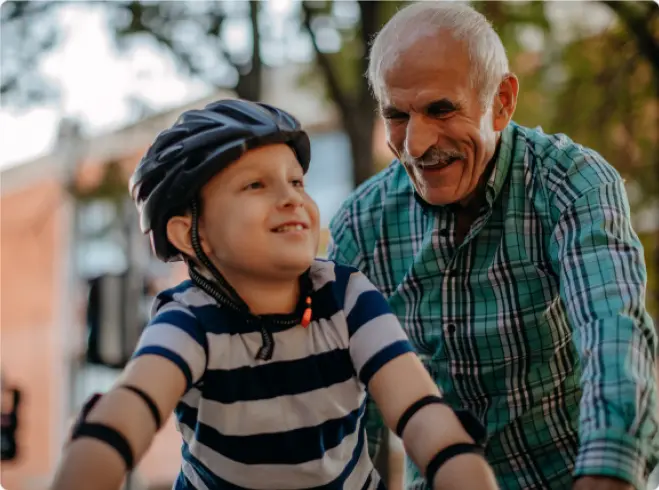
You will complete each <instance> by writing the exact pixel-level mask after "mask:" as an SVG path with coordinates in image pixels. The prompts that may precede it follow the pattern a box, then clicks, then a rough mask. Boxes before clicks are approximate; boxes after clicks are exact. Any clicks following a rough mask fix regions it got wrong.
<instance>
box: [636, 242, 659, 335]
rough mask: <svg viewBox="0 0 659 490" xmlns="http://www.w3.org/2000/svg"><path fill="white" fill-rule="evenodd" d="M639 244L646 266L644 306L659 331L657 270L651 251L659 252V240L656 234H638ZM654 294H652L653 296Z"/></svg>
mask: <svg viewBox="0 0 659 490" xmlns="http://www.w3.org/2000/svg"><path fill="white" fill-rule="evenodd" d="M639 238H640V239H641V243H642V244H643V248H644V250H645V263H646V264H647V266H648V296H647V301H646V306H647V308H648V312H649V313H650V315H651V316H652V318H654V320H655V327H656V328H657V329H659V298H658V297H657V294H656V291H657V290H659V268H657V262H656V260H657V258H656V256H655V257H653V251H655V252H654V253H655V254H656V251H657V250H659V238H658V237H657V233H641V234H639ZM653 293H654V294H653Z"/></svg>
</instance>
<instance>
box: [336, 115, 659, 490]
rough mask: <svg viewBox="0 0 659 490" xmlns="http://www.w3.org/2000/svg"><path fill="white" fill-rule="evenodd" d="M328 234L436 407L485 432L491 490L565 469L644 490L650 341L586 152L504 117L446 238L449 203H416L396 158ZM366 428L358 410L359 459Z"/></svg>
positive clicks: (622, 238) (639, 285)
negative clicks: (367, 288)
mask: <svg viewBox="0 0 659 490" xmlns="http://www.w3.org/2000/svg"><path fill="white" fill-rule="evenodd" d="M330 230H331V234H332V243H331V244H330V249H329V256H330V258H331V259H333V260H336V261H337V262H341V263H345V264H349V265H352V266H355V267H357V268H359V269H360V270H362V271H363V272H364V273H365V274H366V275H367V276H368V277H369V279H370V280H371V281H372V282H373V283H374V284H375V285H377V286H378V287H379V288H380V290H381V291H382V292H383V293H384V294H385V295H386V296H387V298H388V299H389V302H390V304H391V307H392V308H393V310H394V312H395V313H396V314H397V315H398V317H399V319H400V320H401V322H402V323H403V325H404V327H405V329H406V331H407V334H408V335H409V337H410V340H411V342H412V344H413V345H414V347H415V348H416V350H417V353H418V354H419V356H420V357H421V360H422V361H423V362H424V364H425V366H426V368H427V369H428V370H429V372H430V373H431V375H432V376H433V378H434V379H435V381H436V382H437V384H438V386H439V387H440V389H441V391H442V392H443V394H444V396H445V397H446V399H447V400H448V402H449V403H450V404H452V405H453V406H454V407H455V408H458V407H466V408H469V409H471V410H472V411H473V412H474V413H475V414H476V415H477V416H478V417H479V418H480V419H481V420H482V421H483V422H484V424H485V425H486V426H487V429H488V433H489V441H488V445H487V450H486V454H487V458H488V460H489V462H490V463H491V464H492V466H493V468H494V470H495V472H496V474H497V478H498V482H499V485H500V486H501V487H502V488H503V489H510V490H512V489H531V488H535V489H540V488H542V489H546V488H551V489H561V490H563V489H569V488H570V486H571V483H572V477H573V475H574V476H580V475H607V476H616V477H619V478H622V479H624V480H627V481H629V482H631V483H633V484H634V485H635V486H636V488H638V489H642V488H644V485H645V479H646V473H647V471H649V470H651V467H652V466H654V464H655V463H656V462H657V455H658V454H659V438H658V437H657V431H658V427H659V424H658V420H657V405H656V403H657V393H656V384H655V374H654V362H655V361H654V360H655V356H656V335H655V331H654V327H653V324H652V320H651V319H650V317H649V315H648V313H647V312H646V310H645V288H646V269H645V264H644V259H643V249H642V246H641V243H640V242H639V240H638V237H637V236H636V234H635V233H634V231H633V230H632V227H631V224H630V213H629V205H628V201H627V197H626V193H625V190H624V184H623V180H622V179H621V177H620V176H619V174H618V173H617V172H616V171H615V170H614V169H613V168H612V167H611V166H610V165H609V164H608V163H607V162H606V161H604V159H603V158H602V157H601V156H600V155H598V154H597V153H596V152H594V151H592V150H590V149H587V148H584V147H582V146H579V145H577V144H575V143H574V142H572V141H571V140H570V139H569V138H567V137H566V136H565V135H547V134H544V133H543V132H542V131H541V130H540V129H529V128H524V127H522V126H519V125H516V124H514V123H511V124H510V125H509V126H508V127H507V128H506V130H505V131H504V132H503V133H502V138H501V144H500V148H499V152H498V156H497V160H496V162H495V164H494V167H493V171H492V174H491V176H490V178H489V181H488V182H487V186H486V204H485V205H484V206H483V207H482V208H481V213H480V215H479V217H478V218H477V219H476V221H475V222H474V224H473V225H472V227H471V229H470V230H469V232H468V233H467V236H466V238H465V239H464V241H463V242H462V243H460V244H457V243H456V242H455V239H454V236H455V216H454V214H453V213H452V212H451V208H450V207H448V206H445V207H442V206H436V207H431V206H428V205H424V204H423V203H421V202H420V200H419V199H418V196H417V195H416V194H415V192H414V189H413V187H412V185H411V182H410V180H409V178H408V176H407V174H406V172H405V170H404V168H403V166H402V165H401V164H400V163H399V162H397V161H396V162H394V163H393V164H392V165H391V166H389V168H387V169H386V170H384V171H382V172H380V173H379V174H377V175H376V176H374V177H373V178H371V179H370V180H369V181H367V182H366V183H364V184H363V185H362V186H360V187H359V188H358V189H357V190H356V191H355V192H354V194H353V195H352V196H351V197H350V198H349V199H348V200H347V201H346V202H345V203H344V205H343V206H342V208H341V209H340V211H339V212H338V213H337V215H336V216H335V217H334V218H333V220H332V223H331V225H330ZM381 424H382V422H381V418H380V416H379V414H378V412H377V410H376V409H375V408H374V407H373V406H370V410H369V412H368V424H367V427H368V429H367V432H368V435H369V443H370V448H371V454H373V453H374V452H375V450H376V449H377V443H378V434H380V431H379V430H378V428H379V427H382V425H381ZM407 475H408V484H409V488H423V483H421V481H422V480H421V478H420V475H419V472H418V470H416V468H414V466H412V465H411V464H409V463H408V471H407ZM412 481H414V482H415V483H414V484H412Z"/></svg>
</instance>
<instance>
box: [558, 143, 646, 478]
mask: <svg viewBox="0 0 659 490" xmlns="http://www.w3.org/2000/svg"><path fill="white" fill-rule="evenodd" d="M570 153H571V154H570ZM556 160H557V161H556V164H555V165H553V166H552V168H551V169H550V170H549V172H548V174H547V185H548V187H547V189H548V198H549V202H550V206H551V207H550V210H551V214H552V219H553V222H554V223H555V228H554V230H553V234H552V236H551V239H550V243H549V253H550V256H551V258H552V261H553V263H554V264H555V270H556V272H557V273H558V274H559V276H560V295H561V298H562V300H563V302H564V303H565V305H566V309H567V312H568V318H569V321H570V323H571V325H572V328H573V340H574V342H575V345H576V347H577V350H578V353H579V359H580V362H581V367H582V378H581V385H582V389H583V395H582V399H581V404H580V421H579V441H580V447H579V452H578V456H577V460H576V463H575V469H574V476H575V477H579V476H585V475H591V476H595V475H599V476H611V477H617V478H620V479H622V480H625V481H627V482H629V483H631V484H633V485H635V487H636V488H637V489H641V488H645V487H644V485H645V483H644V482H645V478H646V477H647V472H648V471H650V470H651V469H652V466H651V465H654V464H656V456H657V454H658V453H659V451H658V450H659V447H658V443H657V430H658V428H659V427H658V423H657V392H656V390H657V388H656V378H655V358H656V353H657V351H656V333H655V330H654V326H653V324H652V320H651V319H650V316H649V315H648V313H647V312H646V309H645V289H646V268H645V263H644V259H643V249H642V246H641V244H640V241H639V239H638V237H637V236H636V234H635V233H634V231H633V230H632V227H631V223H630V212H629V204H628V201H627V196H626V192H625V189H624V184H623V181H622V179H621V178H620V176H619V175H618V174H617V172H616V171H615V170H614V169H613V168H612V167H611V166H609V165H608V163H606V162H605V161H604V160H603V159H602V158H601V157H600V156H599V155H598V154H597V153H595V152H591V151H590V150H584V149H582V148H580V147H579V148H578V149H576V150H573V151H570V152H568V153H567V154H566V153H563V154H562V155H561V157H560V158H557V159H556Z"/></svg>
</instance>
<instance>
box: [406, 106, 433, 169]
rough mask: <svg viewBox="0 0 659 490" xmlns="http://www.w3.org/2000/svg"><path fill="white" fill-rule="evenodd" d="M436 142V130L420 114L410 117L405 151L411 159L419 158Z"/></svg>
mask: <svg viewBox="0 0 659 490" xmlns="http://www.w3.org/2000/svg"><path fill="white" fill-rule="evenodd" d="M436 142H437V132H436V129H435V128H434V126H433V125H432V124H430V122H429V121H427V120H426V118H425V116H423V115H422V114H414V113H412V114H411V115H410V118H409V120H408V122H407V131H406V134H405V151H406V152H407V154H408V155H410V156H411V157H412V158H421V157H422V156H423V155H424V154H425V153H426V151H428V149H429V148H431V147H432V146H434V145H435V143H436Z"/></svg>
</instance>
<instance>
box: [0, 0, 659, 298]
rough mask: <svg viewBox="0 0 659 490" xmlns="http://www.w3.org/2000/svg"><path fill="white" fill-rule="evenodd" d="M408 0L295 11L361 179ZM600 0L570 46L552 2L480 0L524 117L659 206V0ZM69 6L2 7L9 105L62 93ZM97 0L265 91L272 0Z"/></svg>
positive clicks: (249, 90) (113, 19)
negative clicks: (232, 23)
mask: <svg viewBox="0 0 659 490" xmlns="http://www.w3.org/2000/svg"><path fill="white" fill-rule="evenodd" d="M406 3H407V2H402V1H392V2H371V1H332V0H326V1H309V2H307V1H303V2H302V3H301V4H299V7H300V8H299V9H298V10H294V12H297V13H298V14H299V16H298V18H297V19H294V21H295V22H297V23H298V26H297V28H298V29H299V31H300V33H306V34H307V35H308V38H309V40H310V41H311V44H312V46H313V49H314V52H315V65H314V66H315V68H314V69H313V70H312V72H311V73H310V74H308V76H309V77H311V78H314V79H315V80H321V81H322V82H323V83H324V86H325V88H326V94H325V95H326V96H327V97H329V98H330V99H331V100H332V101H333V102H334V103H335V104H336V107H337V108H338V110H339V114H340V119H341V123H342V124H343V127H344V129H345V131H346V133H347V134H348V136H349V138H350V142H351V150H352V157H353V162H354V172H353V176H354V182H355V183H356V184H359V183H360V182H362V181H363V180H364V179H366V178H368V177H369V176H370V175H371V174H372V173H373V172H374V171H375V170H376V169H378V168H380V167H382V165H383V164H384V162H380V161H376V160H375V158H374V156H373V153H372V145H371V141H372V140H373V131H374V127H375V123H376V120H377V114H376V106H375V102H374V100H373V98H372V96H371V94H370V93H369V89H368V86H367V81H366V78H365V76H364V73H365V72H366V68H367V53H368V46H369V44H370V42H371V40H372V38H373V37H374V35H375V34H376V33H377V32H378V30H379V29H380V28H381V26H382V25H383V24H384V23H385V22H386V21H387V20H388V19H389V18H390V17H391V16H392V15H393V14H394V13H395V12H396V10H397V9H399V8H400V7H401V6H403V5H404V4H406ZM595 3H596V4H599V5H606V7H607V8H608V9H609V10H610V12H612V13H613V14H614V15H615V21H614V22H613V23H612V24H611V25H610V26H609V28H606V29H604V30H603V31H601V32H599V33H598V34H594V35H593V34H590V33H589V32H588V31H585V30H584V31H583V32H579V31H578V30H577V31H576V32H575V33H573V34H577V35H576V36H574V38H573V39H572V40H571V41H569V42H568V43H567V44H562V43H559V42H558V41H557V38H556V36H555V32H554V29H553V27H555V26H552V22H550V20H549V16H548V15H547V9H548V8H549V5H550V3H549V2H539V1H521V2H488V1H478V2H471V4H472V5H473V6H474V7H475V8H476V9H477V10H479V11H481V12H482V13H483V14H485V15H486V16H487V17H488V19H490V20H491V22H492V24H493V25H494V27H495V29H496V30H497V32H498V33H499V35H500V36H501V38H502V40H503V42H504V45H505V46H506V49H507V51H508V54H509V58H510V60H511V66H512V69H513V71H514V72H515V73H516V74H517V75H518V76H519V79H520V97H519V100H518V106H517V111H516V114H515V120H516V121H517V122H519V123H521V124H524V125H527V126H533V127H535V126H542V128H543V129H544V130H545V131H546V132H561V133H565V134H567V135H568V136H570V137H571V138H572V139H574V140H576V141H577V142H579V143H581V144H583V145H586V146H589V147H591V148H593V149H595V150H597V151H598V152H600V153H601V154H602V155H603V156H604V157H605V158H606V159H607V160H608V161H609V162H611V164H612V165H614V166H615V167H616V168H617V169H618V171H620V173H621V174H622V175H623V176H624V177H625V178H626V179H627V180H628V181H629V182H630V183H631V184H634V186H635V187H636V188H637V189H638V192H637V193H636V194H638V196H636V197H634V200H633V201H634V202H633V203H632V205H633V209H634V210H635V211H638V210H642V209H643V208H646V207H648V206H651V205H652V204H653V201H654V205H657V204H656V203H657V200H658V197H659V130H658V129H659V125H658V118H659V8H658V7H657V5H655V4H654V3H653V2H651V1H639V2H616V1H601V2H595ZM60 5H61V3H58V2H34V1H31V2H5V3H3V4H2V6H1V7H0V9H1V14H2V15H1V20H2V66H3V70H2V73H0V77H1V80H0V81H1V83H0V93H1V94H2V96H3V102H4V103H5V105H7V103H9V104H13V103H16V104H20V103H24V104H27V103H33V102H34V101H37V102H38V101H41V100H44V98H45V97H47V96H51V97H52V96H56V93H55V92H54V91H53V85H52V84H49V83H48V81H47V80H42V79H39V77H38V73H37V70H36V66H37V61H38V60H39V59H40V56H41V55H43V53H45V52H48V51H49V50H51V49H52V48H53V47H54V46H55V45H56V44H57V41H58V40H59V39H60V38H61V33H60V32H58V30H57V28H56V26H55V23H54V22H53V21H52V19H53V18H54V17H53V15H52V10H53V9H56V8H57V7H58V6H60ZM93 5H95V6H96V7H98V8H104V9H106V11H107V12H108V19H109V27H110V32H111V34H112V35H113V37H114V39H115V40H116V42H117V46H118V47H119V48H122V49H123V48H125V47H127V46H130V43H132V42H136V41H139V40H144V39H145V38H146V39H149V40H151V41H155V42H157V43H158V45H159V46H160V47H162V48H163V49H164V51H165V52H167V53H169V54H171V55H172V56H173V58H174V59H175V60H176V61H177V63H178V66H179V67H180V69H181V70H182V71H183V72H185V73H188V74H189V75H190V76H191V77H195V78H198V79H202V80H204V81H206V82H208V83H209V84H212V85H215V86H218V87H219V86H227V84H230V85H231V86H232V87H235V88H236V90H237V92H238V94H239V95H240V96H242V97H246V98H251V99H258V98H259V94H260V90H261V85H262V82H263V81H262V73H261V70H262V65H261V59H260V58H261V57H260V54H259V53H260V49H261V47H262V46H263V45H264V43H267V42H268V39H269V38H268V35H269V30H268V23H267V20H268V19H263V18H261V17H260V16H261V12H262V5H263V4H262V3H260V2H256V1H254V0H251V1H249V2H231V1H224V2H201V1H200V2H137V1H121V2H103V3H96V4H93ZM296 5H297V4H296ZM229 16H239V17H242V18H243V19H246V20H248V22H247V24H248V25H249V26H251V32H250V35H251V41H252V45H251V48H250V49H249V50H248V52H237V51H236V50H235V49H233V47H232V46H230V45H227V44H226V42H223V37H222V32H223V29H224V26H225V24H226V20H227V19H228V17H229ZM576 20H578V19H575V20H574V21H573V23H576V22H575V21H576ZM293 30H295V28H294V27H293ZM529 34H530V35H531V36H532V37H535V38H536V39H540V41H541V47H540V48H536V49H529V48H528V44H527V43H526V42H525V40H526V39H527V38H528V37H529ZM332 36H334V38H336V37H337V36H338V38H339V40H340V42H339V43H338V47H336V49H331V48H327V43H323V40H326V39H327V38H328V37H330V38H331V37H332ZM330 44H331V43H330ZM53 94H54V95H53ZM657 219H659V218H657ZM643 240H644V244H645V249H646V256H647V259H648V265H649V269H650V271H649V273H650V281H651V284H652V285H653V288H654V293H653V295H654V296H653V298H652V301H654V304H655V311H657V310H656V308H657V306H656V305H657V304H659V288H658V287H657V286H656V284H657V281H656V276H657V271H658V270H659V252H655V250H657V246H658V245H659V240H658V239H657V235H656V233H655V234H653V235H649V234H646V235H643Z"/></svg>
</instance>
